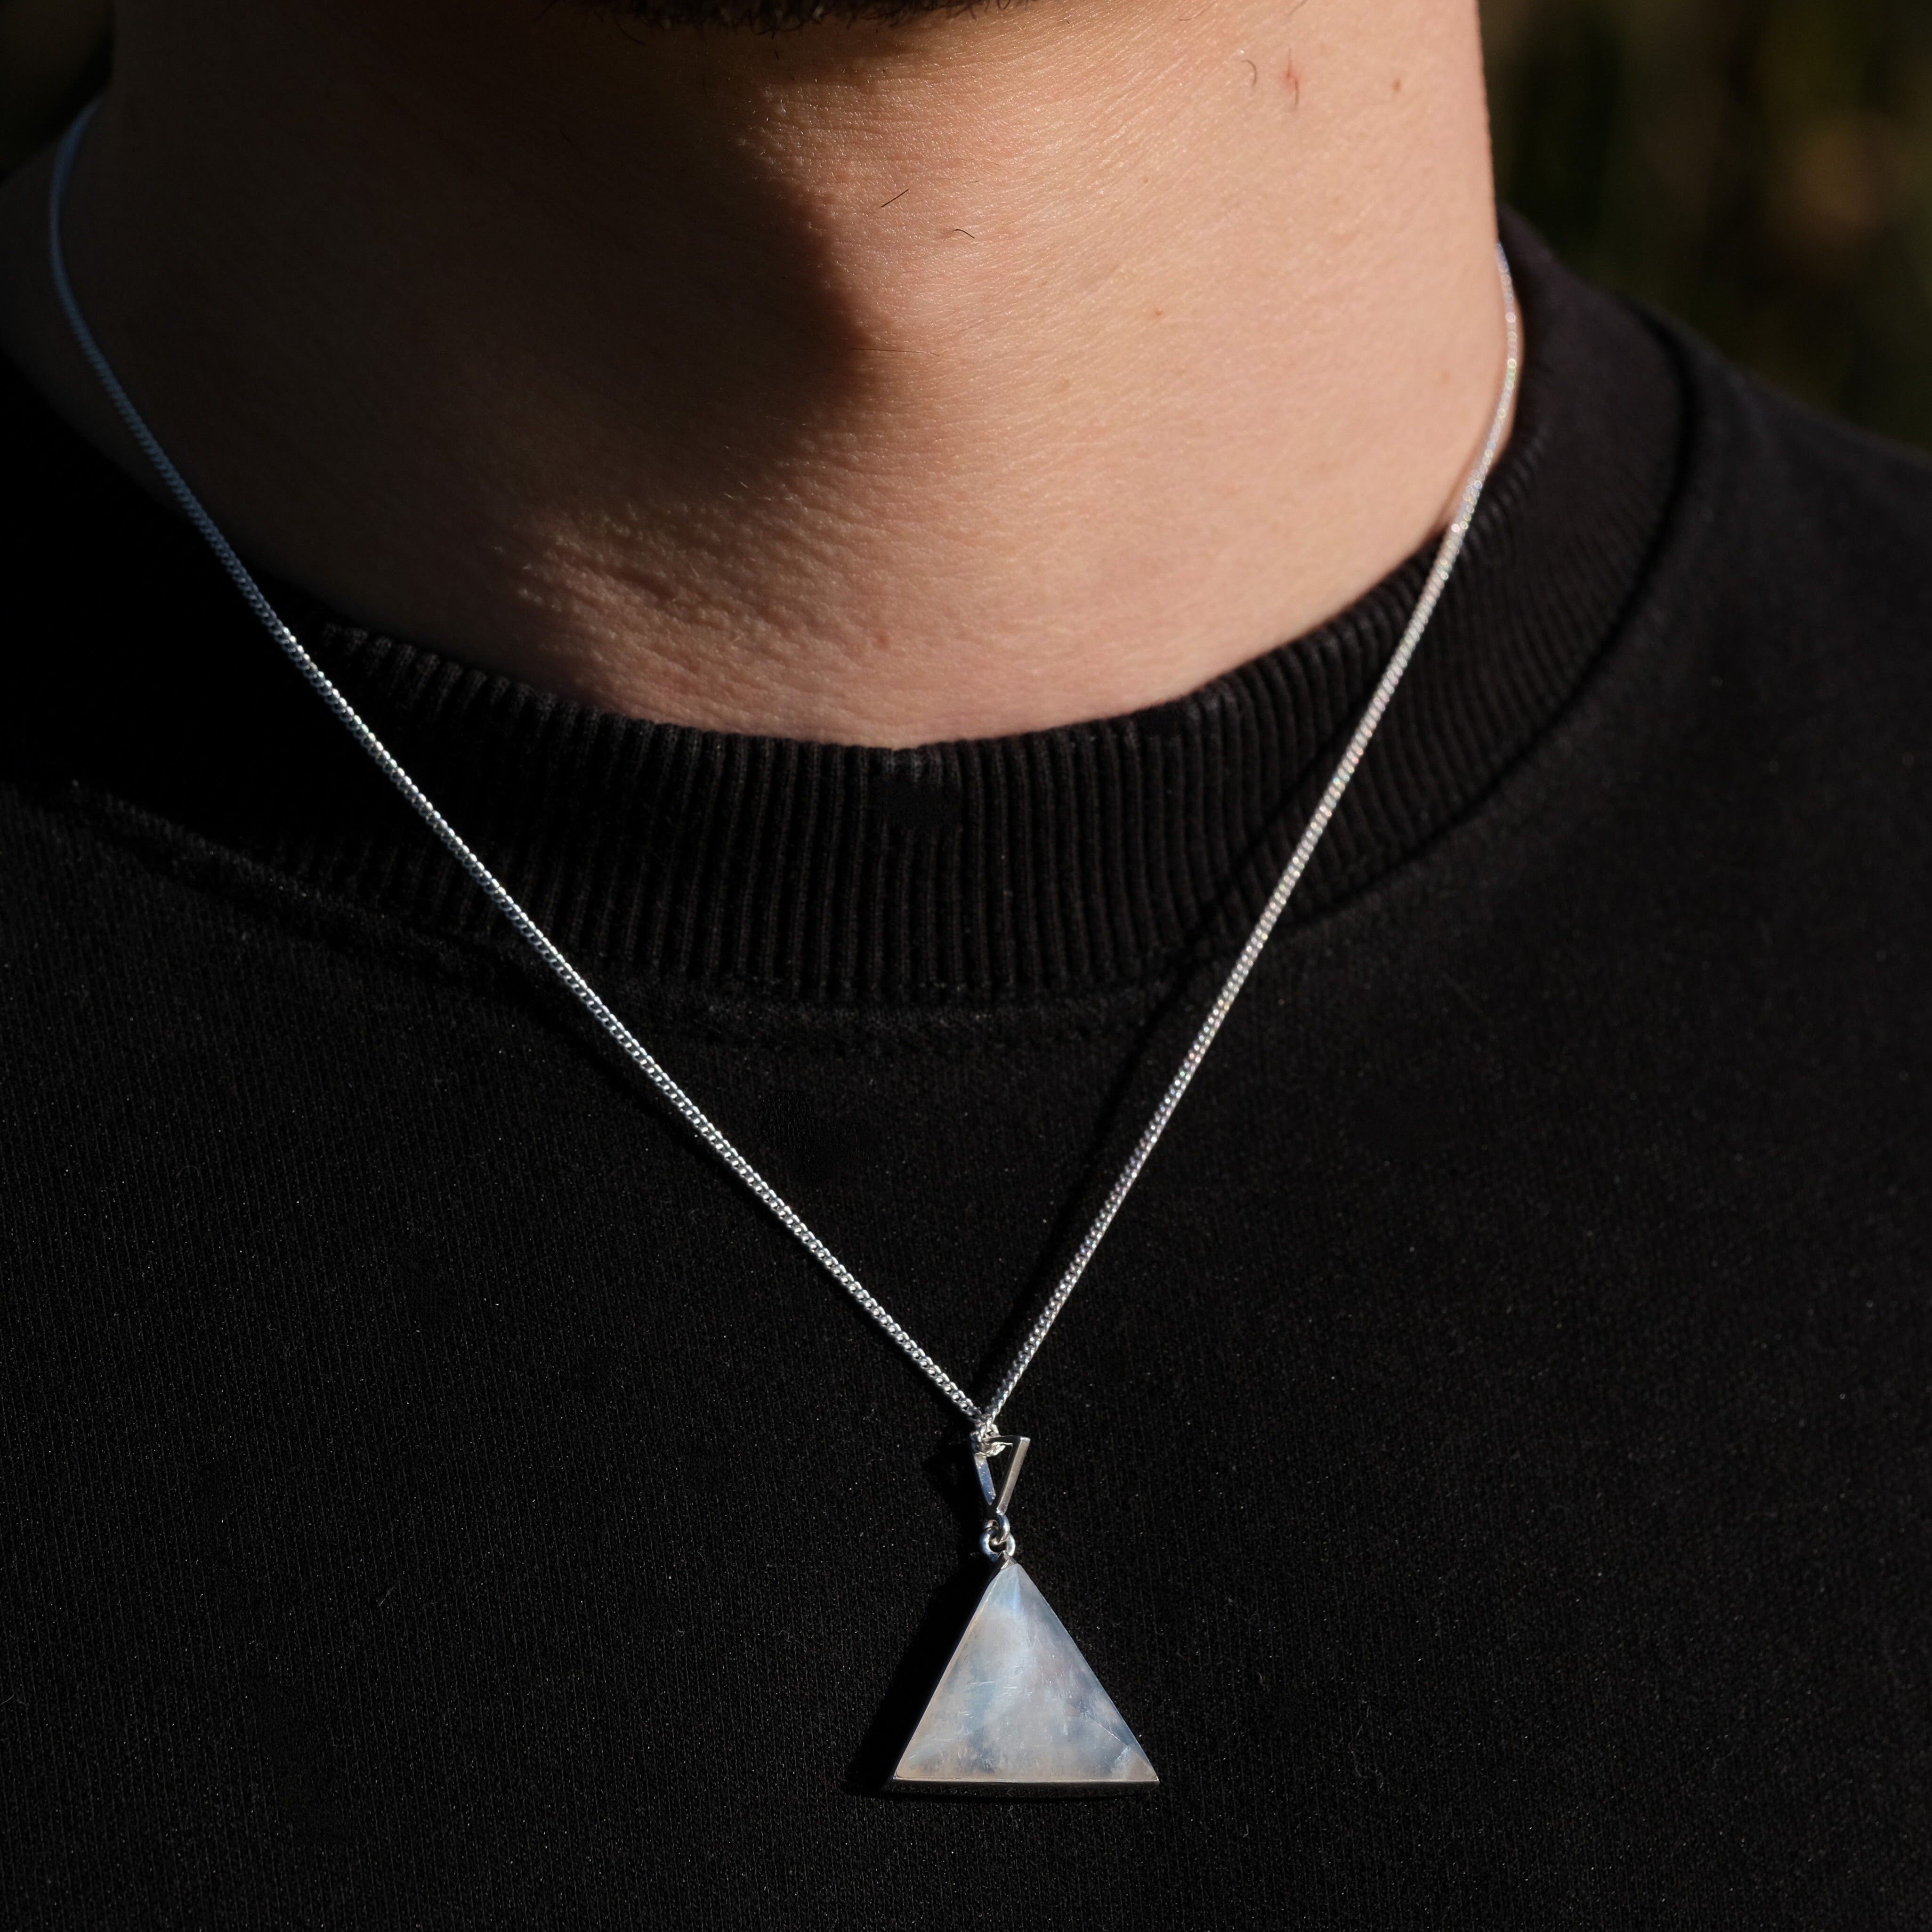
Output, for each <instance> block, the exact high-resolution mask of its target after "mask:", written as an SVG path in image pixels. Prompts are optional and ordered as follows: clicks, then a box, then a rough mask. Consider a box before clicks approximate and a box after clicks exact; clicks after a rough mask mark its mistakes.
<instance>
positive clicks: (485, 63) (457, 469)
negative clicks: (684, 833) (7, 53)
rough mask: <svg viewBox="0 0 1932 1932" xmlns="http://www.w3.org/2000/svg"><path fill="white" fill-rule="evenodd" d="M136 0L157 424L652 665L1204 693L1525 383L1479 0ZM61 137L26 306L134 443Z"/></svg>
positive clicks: (1296, 614)
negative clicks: (1493, 186) (64, 235)
mask: <svg viewBox="0 0 1932 1932" xmlns="http://www.w3.org/2000/svg"><path fill="white" fill-rule="evenodd" d="M129 14H130V17H129V19H128V20H127V21H126V23H124V29H123V34H122V39H121V45H120V46H119V47H118V49H117V57H116V78H115V83H114V84H113V87H112V89H110V93H109V95H108V96H107V100H106V101H105V103H104V106H103V107H102V110H101V113H100V114H99V115H98V117H97V120H96V122H95V126H94V127H93V129H92V130H91V132H90V134H89V140H88V145H87V148H86V151H85V153H84V155H83V160H82V165H81V168H80V172H79V174H78V175H77V179H76V182H75V186H74V193H73V195H72V197H71V210H70V215H69V222H68V233H69V256H70V261H71V266H72V269H73V272H74V278H75V281H76V284H77V287H78V290H79V292H80V296H81V298H82V299H83V302H84V303H85V304H86V306H87V308H88V309H89V313H90V316H91V318H92V321H93V323H94V324H95V329H96V331H97V332H98V335H99V336H100V337H101V340H102V342H103V344H104V347H106V349H107V352H108V353H109V355H110V357H111V358H112V359H113V361H114V362H115V364H116V365H117V366H118V368H119V369H120V371H121V374H122V376H123V377H124V380H125V381H126V382H127V385H128V386H129V388H130V390H131V391H132V392H133V395H134V396H135V398H136V401H137V402H138V403H139V404H140V405H141V407H142V408H143V409H144V410H145V412H146V413H147V414H148V418H149V420H150V422H151V424H152V425H153V426H154V428H155V430H156V431H157V434H159V435H160V438H161V440H162V441H163V443H164V444H165V445H166V446H168V447H169V449H170V450H171V452H172V453H173V454H174V455H175V458H176V459H177V460H178V462H179V463H181V466H182V468H183V469H184V472H186V473H187V475H188V477H189V478H190V481H191V482H192V483H193V484H194V485H195V486H196V487H197V489H198V490H200V492H201V493H202V496H203V497H204V499H205V501H206V502H207V503H208V506H209V508H210V509H211V511H212V512H213V513H214V515H215V517H217V520H219V521H220V522H221V523H223V525H224V526H225V527H226V529H228V530H229V533H230V534H231V535H232V536H233V538H235V540H236V542H237V544H238V545H239V547H241V548H242V549H243V550H244V551H245V553H248V554H251V556H254V557H256V558H257V559H260V561H261V562H263V563H264V564H265V565H267V566H269V568H272V569H274V570H275V571H278V572H279V573H280V574H283V575H284V576H286V577H288V578H290V579H292V580H295V581H297V582H299V583H303V584H304V585H305V586H308V588H310V589H313V590H314V591H315V592H317V593H319V594H320V595H322V596H323V597H324V598H326V599H327V600H329V601H330V602H331V603H332V604H334V605H335V606H336V607H338V608H340V609H341V610H344V611H346V612H348V613H352V614H353V615H356V616H359V617H362V618H364V619H367V620H368V621H371V622H376V623H380V624H381V625H384V626H386V627H387V628H390V629H392V630H394V631H397V632H398V633H400V634H404V635H407V636H411V637H416V638H417V639H419V640H422V641H423V642H425V643H430V644H432V645H434V646H438V647H440V648H441V649H444V650H446V651H447V652H449V653H451V654H452V655H455V656H458V657H459V658H464V659H466V660H468V661H471V662H474V663H478V664H484V665H487V666H490V667H495V668H498V669H501V670H505V671H508V672H511V673H514V674H515V675H517V676H520V677H523V678H525V679H528V680H529V681H530V682H534V683H536V684H539V685H545V686H547V687H549V688H553V689H556V690H559V691H563V692H565V693H567V694H571V695H572V696H574V697H580V698H582V699H585V700H589V701H591V702H593V703H598V704H601V705H604V706H608V707H610V708H612V709H616V710H619V711H623V712H630V713H632V714H634V715H643V716H650V717H656V718H665V719H670V720H676V721H684V722H688V723H692V724H700V725H705V726H709V727H716V728H721V729H727V730H756V731H763V732H772V733H780V734H783V735H787V736H799V737H806V738H818V739H838V740H844V741H847V742H870V743H878V744H909V743H914V742H923V741H929V740H932V739H941V738H949V737H956V736H974V735H983V734H989V733H1003V732H1007V731H1013V730H1025V729H1028V728H1032V727H1042V726H1046V725H1050V724H1059V723H1064V722H1067V721H1073V720H1075V719H1078V718H1087V717H1094V716H1098V715H1106V714H1108V713H1111V712H1120V711H1124V710H1127V709H1133V708H1135V707H1136V706H1142V705H1145V704H1148V703H1157V702H1160V701H1161V700H1165V699H1167V698H1170V697H1175V696H1177V695H1178V694H1181V693H1182V692H1184V691H1187V690H1189V689H1191V688H1194V687H1195V686H1196V685H1199V684H1200V683H1202V682H1204V681H1205V680H1206V679H1209V678H1211V677H1213V676H1216V675H1217V674H1218V673H1220V672H1222V671H1223V670H1226V669H1228V668H1229V667H1232V665H1234V664H1237V663H1239V662H1241V661H1244V660H1245V659H1247V658H1250V657H1252V656H1254V655H1256V654H1258V653H1259V652H1262V651H1264V650H1265V649H1268V648H1269V647H1270V646H1271V645H1273V644H1274V643H1278V642H1280V641H1281V640H1283V639H1285V638H1286V637H1290V636H1292V635H1294V634H1297V633H1298V632H1299V631H1303V630H1305V629H1307V628H1309V627H1310V626H1311V625H1314V624H1316V623H1317V622H1319V621H1321V620H1322V619H1323V618H1325V617H1326V616H1329V615H1331V614H1332V613H1334V611H1335V610H1338V609H1340V607H1343V606H1344V605H1345V604H1347V603H1348V602H1349V601H1352V599H1353V598H1355V596H1356V595H1358V594H1359V593H1360V592H1361V591H1362V590H1363V589H1365V588H1366V587H1367V586H1368V585H1370V583H1373V582H1374V581H1375V580H1376V579H1377V578H1378V577H1380V576H1382V575H1383V574H1385V572H1386V571H1388V570H1389V569H1390V568H1392V567H1394V565H1396V564H1397V563H1398V562H1400V561H1401V559H1403V557H1405V556H1407V555H1408V554H1409V553H1410V552H1411V551H1412V550H1413V549H1414V548H1415V547H1416V546H1417V545H1418V544H1420V543H1421V541H1424V539H1425V538H1427V536H1428V535H1429V534H1430V532H1431V531H1432V530H1433V529H1436V528H1439V526H1440V525H1441V523H1442V520H1443V517H1444V515H1445V508H1446V506H1447V505H1448V502H1450V500H1451V497H1452V496H1453V494H1454V490H1455V488H1456V487H1457V484H1458V482H1459V481H1460V478H1461V475H1462V474H1463V471H1464V470H1465V469H1466V466H1467V465H1468V463H1469V461H1470V460H1471V458H1472V455H1474V453H1475V450H1476V449H1477V447H1478V444H1479V443H1480V441H1481V436H1482V433H1483V431H1484V427H1485V425H1486V422H1487V416H1488V414H1489V412H1490V407H1491V405H1492V404H1493V398H1494V395H1495V392H1496V384H1497V382H1498V380H1499V374H1500V370H1501V363H1502V320H1501V316H1500V311H1499V298H1498V293H1497V288H1496V277H1495V270H1494V266H1493V255H1492V253H1491V250H1492V245H1493V239H1494V226H1493V220H1494V217H1493V207H1492V203H1491V199H1490V174H1489V163H1488V148H1487V128H1486V125H1485V121H1484V113H1483V103H1482V93H1481V75H1480V65H1479V58H1478V44H1477V37H1476V30H1475V19H1474V9H1473V7H1465V6H1463V5H1460V4H1455V5H1444V4H1442V0H1373V4H1368V5H1358V6H1354V7H1349V8H1346V9H1344V10H1339V11H1338V10H1335V9H1334V8H1333V7H1331V6H1330V5H1307V6H1304V7H1301V8H1299V9H1296V8H1284V7H1281V6H1280V5H1278V4H1277V0H1190V4H1189V5H1187V7H1185V8H1184V9H1183V8H1181V7H1180V6H1179V5H1178V0H1066V4H1063V0H1051V4H1049V0H1040V4H1038V5H1034V6H1031V7H1022V8H1016V9H1013V10H1004V9H997V10H988V11H986V12H984V13H979V14H977V15H974V16H971V17H951V18H948V17H935V18H930V19H926V20H919V21H916V22H914V23H910V24H907V25H903V26H893V27H868V28H853V27H846V26H826V27H820V28H811V29H808V30H807V31H803V32H801V33H797V34H790V35H786V36H781V37H775V38H772V37H754V36H748V35H745V34H735V33H712V34H704V35H701V36H700V35H697V34H690V33H685V32H679V33H673V34H666V33H663V32H661V31H647V30H645V29H643V28H637V27H636V26H631V27H630V28H628V30H627V29H626V28H625V26H624V24H623V23H622V22H620V21H619V20H616V19H615V18H613V17H610V16H609V15H607V14H605V13H600V12H598V11H596V10H592V9H589V8H587V7H578V6H575V5H559V6H553V7H533V6H531V5H529V4H527V0H288V4H287V5H281V6H277V7H260V6H259V5H255V4H254V0H199V4H198V5H197V6H196V7H195V8H194V9H193V10H192V11H188V10H184V9H181V8H178V7H168V8H163V7H140V6H136V7H132V8H130V10H129ZM44 188H45V172H44V167H42V168H40V169H34V170H31V171H29V172H28V173H26V174H25V175H23V176H21V177H18V178H16V179H15V181H13V182H11V183H10V184H8V186H7V190H6V191H5V198H6V202H7V206H6V208H5V248H6V254H7V257H8V258H9V260H8V262H7V264H6V265H5V266H7V269H8V275H7V284H8V286H9V287H10V289H11V290H12V291H13V293H12V294H11V295H10V297H9V298H8V299H7V312H6V314H5V317H4V318H0V320H3V321H4V326H5V331H6V336H7V345H8V347H10V349H11V350H12V351H13V353H14V354H15V355H16V356H18V357H19V358H20V360H21V361H22V362H23V364H24V365H26V367H27V368H28V370H29V371H30V372H31V373H32V374H34V376H35V377H37V380H40V382H41V383H42V384H43V386H45V387H46V389H48V390H49V392H50V393H52V395H54V397H55V400H56V401H57V402H58V403H60V404H62V407H65V409H66V410H68V413H69V414H70V415H71V416H74V419H76V420H77V421H78V422H80V423H81V425H82V426H83V428H88V429H89V430H90V431H91V432H92V433H93V434H95V435H96V436H97V437H98V440H101V442H102V443H104V446H107V447H109V448H110V449H115V450H118V449H120V447H121V446H120V445H119V443H118V442H117V440H116V438H115V432H114V429H113V425H111V423H110V422H108V421H107V419H105V417H104V415H103V413H102V409H103V406H102V404H101V401H100V399H99V398H98V396H97V395H95V393H94V392H93V390H92V387H91V383H90V379H89V378H88V377H87V376H86V372H85V371H84V369H83V368H81V367H80V365H79V364H78V362H77V359H76V358H75V357H74V354H73V353H72V351H71V347H70V346H69V345H68V344H67V343H66V342H65V338H64V337H63V335H62V332H61V330H60V328H59V326H58V318H57V317H56V316H55V314H54V311H53V309H52V303H51V299H50V297H49V294H48V292H47V290H46V284H45V270H44V266H43V252H44V251H43V247H42V245H41V243H40V236H41V233H42V229H41V214H40V205H39V200H40V196H42V195H43V193H44ZM130 461H138V459H130Z"/></svg>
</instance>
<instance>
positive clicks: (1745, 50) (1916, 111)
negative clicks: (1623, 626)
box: [0, 0, 1932, 449]
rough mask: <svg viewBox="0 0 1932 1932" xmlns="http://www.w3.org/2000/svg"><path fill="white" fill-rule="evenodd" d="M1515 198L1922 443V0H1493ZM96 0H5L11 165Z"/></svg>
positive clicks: (1925, 80)
mask: <svg viewBox="0 0 1932 1932" xmlns="http://www.w3.org/2000/svg"><path fill="white" fill-rule="evenodd" d="M105 16H106V0H0V166H6V165H7V164H10V163H11V162H12V161H13V160H16V159H17V158H18V157H20V155H22V154H26V153H27V152H29V151H31V149H32V148H34V146H35V145H37V144H38V142H40V140H42V139H45V138H46V136H47V135H48V133H49V132H50V131H51V130H52V128H53V127H55V126H56V125H58V122H59V121H60V119H61V118H62V115H63V113H64V112H65V110H67V109H68V107H69V106H70V105H71V104H72V103H73V101H74V100H75V98H77V90H78V92H81V93H84V92H86V86H87V84H88V83H87V80H86V74H88V73H89V72H93V73H97V74H98V71H100V68H101V61H102V58H103V55H102V52H101V47H102V43H103V41H104V21H105ZM1484 23H1485V26H1486V28H1487V34H1488V38H1489V46H1490V82H1491V99H1492V103H1493V112H1494V115H1495V119H1496V163H1497V173H1498V176H1499V181H1500V185H1501V187H1502V193H1503V195H1504V196H1505V199H1508V200H1509V201H1511V202H1514V204H1515V205H1517V207H1518V208H1521V209H1522V210H1523V211H1524V213H1525V214H1527V215H1529V217H1530V218H1531V220H1533V221H1534V222H1535V223H1536V224H1537V225H1538V226H1539V227H1540V228H1541V229H1542V230H1543V232H1544V233H1545V234H1546V235H1547V236H1549V238H1550V240H1551V241H1552V242H1554V243H1555V244H1556V247H1557V248H1558V249H1559V251H1560V252H1561V253H1562V254H1563V255H1564V256H1565V257H1566V258H1567V259H1568V260H1570V261H1571V262H1572V263H1574V264H1575V265H1576V266H1578V267H1580V268H1581V269H1583V270H1585V271H1586V272H1587V273H1589V274H1590V275H1593V276H1595V277H1596V278H1598V280H1599V281H1604V282H1606V283H1608V284H1611V285H1612V286H1613V287H1617V288H1620V289H1624V290H1628V291H1629V292H1630V293H1632V294H1634V295H1637V296H1641V297H1643V299H1645V300H1646V301H1648V302H1654V303H1656V304H1657V305H1659V306H1660V307H1662V308H1667V309H1669V310H1670V311H1672V312H1673V313H1674V314H1677V315H1679V316H1681V317H1683V318H1684V319H1685V320H1686V321H1688V322H1689V323H1691V324H1692V326H1694V327H1695V328H1697V329H1699V330H1700V331H1701V332H1703V334H1704V335H1706V336H1708V337H1709V338H1710V339H1711V340H1712V341H1714V342H1715V343H1716V344H1718V346H1719V347H1721V348H1722V349H1723V350H1725V352H1726V353H1728V354H1730V355H1731V356H1735V357H1736V358H1737V359H1738V360H1739V361H1740V362H1744V363H1745V364H1747V365H1749V366H1750V367H1751V368H1754V369H1756V370H1757V371H1760V373H1761V374H1763V375H1765V376H1766V377H1769V378H1770V380H1772V381H1773V382H1775V383H1778V384H1780V385H1781V386H1783V387H1784V388H1785V389H1789V390H1790V391H1792V392H1794V393H1796V394H1797V395H1800V396H1802V397H1804V398H1805V399H1806V400H1808V401H1811V402H1814V403H1817V404H1822V405H1823V406H1825V407H1829V408H1832V409H1835V410H1839V411H1841V412H1842V413H1843V414H1844V415H1846V416H1849V417H1851V418H1852V419H1854V420H1855V421H1857V422H1861V423H1864V424H1867V425H1870V426H1871V427H1873V428H1877V429H1880V430H1883V431H1888V433H1890V434H1892V435H1894V436H1897V437H1904V438H1906V439H1907V440H1910V441H1912V442H1914V443H1918V444H1920V445H1921V446H1924V447H1925V448H1927V449H1932V0H1485V4H1484Z"/></svg>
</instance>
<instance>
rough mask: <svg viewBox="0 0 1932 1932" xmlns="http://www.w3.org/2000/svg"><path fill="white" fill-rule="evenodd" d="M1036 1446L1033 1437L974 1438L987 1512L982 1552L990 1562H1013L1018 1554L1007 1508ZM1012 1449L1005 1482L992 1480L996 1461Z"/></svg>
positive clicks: (981, 1491)
mask: <svg viewBox="0 0 1932 1932" xmlns="http://www.w3.org/2000/svg"><path fill="white" fill-rule="evenodd" d="M1032 1447H1033V1438H1032V1437H1031V1436H993V1435H986V1436H975V1437H974V1439H973V1469H974V1474H975V1475H977V1476H978V1478H980V1496H981V1497H982V1498H983V1499H984V1500H985V1502H986V1508H987V1511H988V1512H989V1514H988V1516H987V1518H986V1528H985V1529H983V1530H982V1531H981V1532H980V1554H981V1555H982V1556H984V1557H985V1558H986V1561H987V1562H989V1563H999V1564H1006V1563H1010V1562H1012V1561H1013V1559H1014V1558H1015V1557H1016V1556H1018V1555H1019V1547H1020V1544H1019V1538H1018V1537H1016V1535H1014V1534H1013V1525H1012V1524H1011V1523H1010V1522H1009V1521H1008V1520H1007V1508H1008V1505H1010V1504H1011V1502H1013V1491H1014V1490H1015V1489H1016V1488H1017V1487H1019V1480H1020V1467H1021V1465H1022V1463H1025V1460H1026V1454H1027V1451H1028V1450H1029V1449H1031V1448H1032ZM1009 1449H1010V1450H1011V1451H1013V1460H1012V1461H1011V1462H1010V1463H1008V1464H1007V1470H1006V1477H1007V1479H1006V1481H1004V1483H1001V1484H995V1482H994V1481H993V1462H994V1459H995V1457H999V1456H1003V1455H1004V1454H1006V1452H1007V1451H1008V1450H1009Z"/></svg>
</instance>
